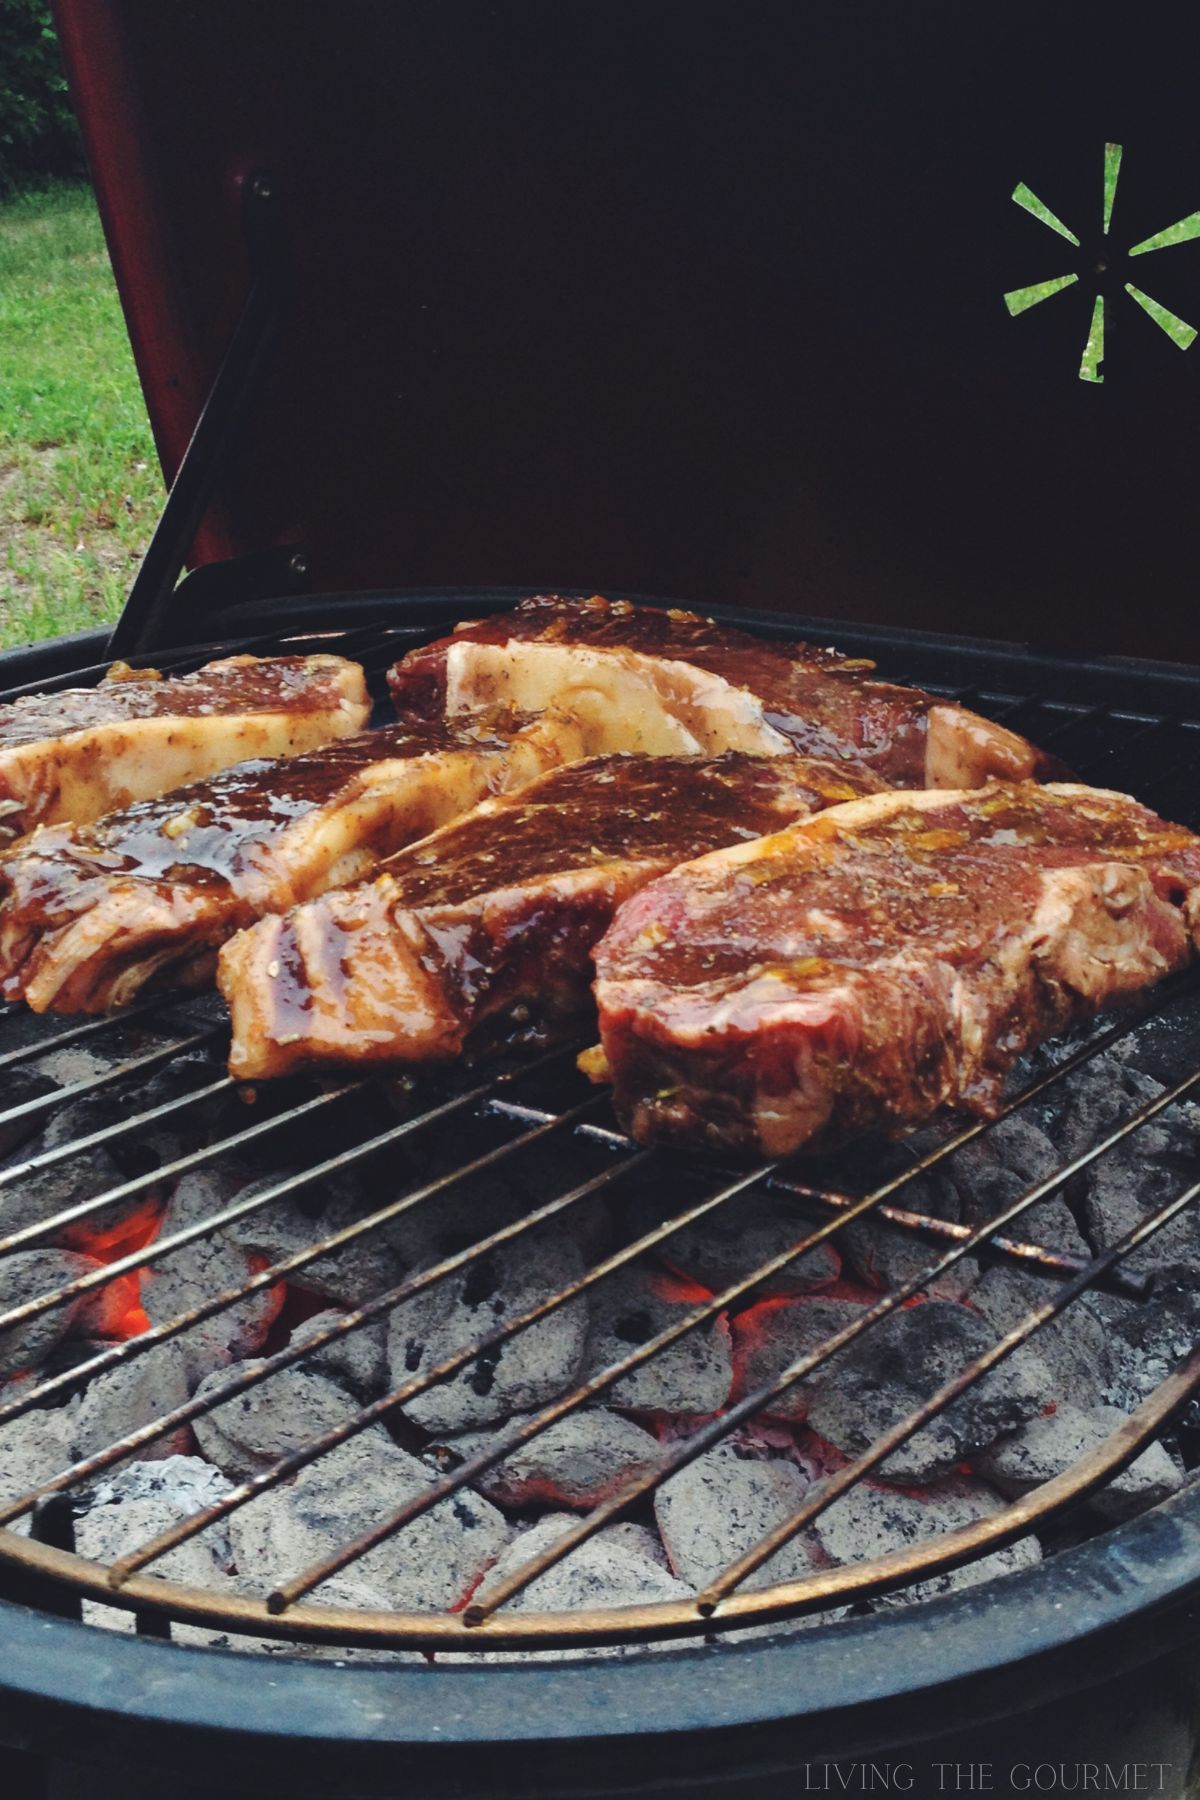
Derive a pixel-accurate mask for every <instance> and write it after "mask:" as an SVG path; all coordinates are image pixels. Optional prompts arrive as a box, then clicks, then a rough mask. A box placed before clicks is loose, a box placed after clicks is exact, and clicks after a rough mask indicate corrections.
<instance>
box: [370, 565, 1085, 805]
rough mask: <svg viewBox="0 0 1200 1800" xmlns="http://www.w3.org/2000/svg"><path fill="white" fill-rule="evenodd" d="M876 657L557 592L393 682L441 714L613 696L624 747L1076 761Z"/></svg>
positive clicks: (421, 657) (422, 656) (910, 775)
mask: <svg viewBox="0 0 1200 1800" xmlns="http://www.w3.org/2000/svg"><path fill="white" fill-rule="evenodd" d="M873 668H874V664H873V663H871V662H869V661H867V660H865V659H861V658H846V657H844V656H841V655H839V653H838V652H837V651H836V650H824V649H818V648H816V647H815V646H813V645H812V644H802V643H790V644H784V643H771V642H767V641H766V640H765V639H760V638H755V637H751V636H749V635H748V633H746V632H744V631H736V630H733V629H731V628H730V627H728V626H724V625H717V624H714V622H713V621H712V620H711V619H705V618H702V617H701V616H700V615H699V614H697V613H691V612H682V611H679V610H675V609H673V610H671V611H670V612H663V611H660V610H658V609H656V608H653V607H646V606H640V607H635V606H632V605H631V604H630V603H629V602H628V601H624V600H615V601H614V600H605V599H602V598H601V597H600V596H596V597H595V598H593V599H591V600H563V599H560V598H558V597H557V596H555V595H549V596H540V597H538V598H536V599H531V600H523V601H522V602H521V604H520V605H519V606H518V607H516V609H515V610H514V611H512V612H507V613H498V614H495V615H494V616H493V617H491V618H488V619H484V620H482V621H481V622H479V623H472V624H465V625H460V626H459V628H458V630H457V631H456V632H455V633H454V635H453V636H452V637H448V638H442V639H440V640H439V641H438V642H437V643H434V644H429V645H427V646H425V647H424V648H422V649H417V650H413V651H410V652H409V654H408V655H407V656H405V657H404V658H403V660H402V661H401V662H399V663H397V664H396V666H395V667H394V668H393V670H392V671H391V673H390V675H389V677H388V679H389V682H390V684H391V688H392V694H393V697H394V699H395V701H396V705H397V708H398V709H399V711H400V712H401V713H417V714H420V715H422V716H423V717H426V718H435V717H438V716H439V715H440V714H442V713H443V712H446V713H458V712H464V711H471V710H473V709H474V708H477V707H486V706H493V705H496V704H501V703H502V704H505V705H511V706H517V707H520V708H521V709H522V710H523V711H529V712H536V711H538V710H540V709H541V708H542V707H545V706H548V705H551V704H556V703H562V704H566V705H569V706H570V707H572V708H581V707H582V708H593V709H601V710H603V711H604V712H605V713H606V714H607V715H609V716H610V717H611V718H613V719H619V720H620V721H621V722H622V724H623V725H624V727H625V729H626V730H627V732H628V741H627V742H625V743H623V744H621V745H619V746H616V747H617V748H621V749H626V750H631V751H642V752H648V753H650V754H657V753H662V752H672V751H674V752H677V753H688V752H691V753H697V752H699V753H702V754H704V755H706V756H716V755H719V754H720V753H721V752H722V751H725V750H749V751H756V752H758V753H759V754H761V755H773V754H778V753H779V752H781V751H792V752H799V753H800V754H802V755H806V756H816V757H822V758H831V759H833V760H835V761H839V760H844V759H850V760H853V761H856V762H860V763H863V764H864V765H865V766H866V767H868V768H870V769H873V770H874V771H875V773H876V774H878V775H879V776H880V777H881V778H882V779H883V780H884V781H885V782H886V783H887V784H888V785H889V786H891V787H908V788H921V787H941V788H961V787H977V786H979V785H980V784H981V783H982V782H984V781H987V780H989V779H991V778H992V777H1002V778H1004V779H1006V780H1019V779H1023V778H1025V777H1028V776H1038V777H1045V776H1047V775H1049V774H1053V773H1062V772H1063V771H1062V770H1061V768H1060V766H1059V765H1056V764H1052V763H1051V761H1050V759H1048V758H1047V757H1045V756H1044V755H1043V754H1042V753H1041V752H1039V751H1037V750H1035V749H1034V748H1033V746H1032V745H1030V744H1028V743H1027V742H1026V741H1025V739H1024V738H1021V737H1017V736H1016V735H1015V734H1014V733H1013V732H1011V731H1006V730H1005V729H1004V728H1003V727H1002V726H1000V725H994V724H992V723H991V721H990V720H987V719H983V718H981V717H980V716H979V715H978V714H977V713H973V712H968V711H967V710H966V708H965V707H961V706H955V705H952V704H950V703H949V702H946V701H940V700H935V699H934V698H933V697H932V696H931V695H929V694H925V693H922V692H921V691H920V690H919V689H918V688H906V687H894V686H892V685H890V684H889V683H887V682H883V681H876V680H875V679H874V677H873V675H872V673H871V671H872V670H873Z"/></svg>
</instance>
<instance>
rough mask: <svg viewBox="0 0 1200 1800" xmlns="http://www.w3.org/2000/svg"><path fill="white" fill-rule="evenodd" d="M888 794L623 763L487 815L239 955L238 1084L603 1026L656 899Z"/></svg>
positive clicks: (234, 970) (226, 960)
mask: <svg viewBox="0 0 1200 1800" xmlns="http://www.w3.org/2000/svg"><path fill="white" fill-rule="evenodd" d="M879 786H880V784H879V783H878V781H877V780H876V779H875V778H874V777H872V776H871V775H869V774H867V773H866V772H864V771H861V770H853V769H848V768H842V767H838V766H834V765H830V764H825V763H819V762H814V761H812V760H810V759H806V758H801V757H793V756H779V757H754V756H748V755H745V754H742V753H739V752H734V753H731V754H728V755H725V756H723V757H719V758H716V759H705V758H695V757H634V756H608V757H598V758H594V759H591V760H589V761H586V762H582V763H578V764H576V765H574V766H573V767H570V768H566V769H562V770H559V771H557V772H556V773H554V774H551V775H547V776H545V777H543V778H542V779H540V780H538V781H536V782H533V783H531V784H530V786H529V787H527V788H524V789H522V790H521V791H520V792H519V793H517V794H513V795H510V796H508V797H505V798H498V799H494V800H488V801H485V802H484V803H483V804H482V805H481V806H479V807H477V808H476V809H475V810H474V811H473V812H471V813H469V814H468V815H467V816H466V817H465V818H463V819H461V820H459V821H458V822H457V823H455V824H452V825H448V826H446V827H444V828H443V829H442V830H441V831H438V832H435V833H433V834H432V835H431V836H430V837H427V838H425V839H423V840H421V842H420V843H417V844H413V845H411V846H410V847H409V848H408V849H407V850H404V851H401V852H400V853H399V854H398V855H397V856H394V857H392V858H390V859H389V860H388V861H387V862H386V863H385V864H384V865H383V868H382V871H381V872H380V874H379V875H378V876H377V877H376V879H375V880H373V881H371V882H369V883H366V884H361V885H358V886H356V887H353V888H349V889H345V890H343V891H341V892H339V893H332V894H327V895H325V896H324V897H323V898H321V899H319V900H315V901H312V902H310V903H309V904H307V905H303V906H299V907H296V908H294V909H293V910H292V911H291V912H289V913H288V914H286V915H285V916H283V917H280V918H272V919H264V920H262V921H261V922H260V923H259V924H257V925H255V926H253V927H252V928H251V929H250V930H248V931H244V932H241V933H239V934H238V936H237V937H235V938H233V939H231V941H230V942H229V943H228V944H227V945H226V946H225V948H224V950H223V951H222V953H221V958H220V965H219V984H220V987H221V990H222V992H223V993H224V995H225V997H226V999H227V1000H228V1002H229V1006H230V1011H231V1014H232V1019H233V1045H232V1054H231V1060H230V1068H231V1070H232V1071H233V1073H234V1074H236V1075H239V1076H246V1077H259V1076H265V1075H281V1074H284V1073H286V1072H288V1071H289V1070H291V1069H294V1068H297V1067H300V1066H302V1065H304V1064H331V1063H351V1064H363V1063H371V1062H384V1063H389V1062H390V1063H399V1062H421V1061H426V1060H435V1059H445V1058H449V1057H453V1056H456V1055H458V1054H460V1053H461V1052H462V1051H463V1049H464V1048H466V1047H468V1046H469V1045H473V1044H475V1043H477V1042H479V1041H481V1040H482V1039H484V1038H503V1037H505V1036H506V1035H511V1034H513V1033H514V1032H516V1031H523V1032H524V1033H526V1034H529V1035H532V1034H534V1033H540V1034H545V1033H549V1032H553V1031H554V1030H556V1029H559V1028H560V1027H561V1026H562V1025H563V1023H564V1022H565V1021H569V1020H573V1019H575V1018H576V1017H577V1016H578V1015H579V1014H580V1012H586V1011H587V1010H588V1009H589V1007H590V995H589V985H590V980H591V973H592V969H591V949H592V946H593V944H594V943H595V942H596V940H597V938H598V937H599V936H600V935H601V933H602V932H603V931H604V929H605V927H606V926H607V925H608V923H609V921H610V920H611V918H612V916H613V913H614V911H615V909H616V907H617V906H618V905H619V904H620V902H621V901H622V900H625V899H627V898H628V897H629V896H630V895H631V894H632V893H634V892H635V891H636V890H637V889H638V888H639V887H640V886H642V885H643V884H644V883H645V882H647V881H650V880H652V879H653V878H654V877H655V876H656V875H660V874H662V873H663V872H664V871H665V870H667V869H670V868H672V867H673V866H674V865H675V864H676V863H678V862H681V861H683V860H686V859H688V858H691V857H694V856H696V855H698V854H700V853H702V852H703V851H705V850H709V849H712V848H714V847H715V846H717V845H720V844H729V843H738V842H744V841H746V840H749V839H754V838H757V837H759V836H761V835H762V833H764V832H769V831H773V830H775V829H776V828H777V827H778V826H779V825H781V824H782V823H784V822H786V821H788V820H791V819H794V818H796V817H798V816H801V815H806V814H808V813H809V812H811V811H813V810H815V809H818V808H820V807H824V806H829V805H834V804H837V803H839V802H841V801H845V800H847V799H849V798H851V797H853V796H855V795H860V794H864V793H870V792H872V791H874V790H877V789H878V788H879Z"/></svg>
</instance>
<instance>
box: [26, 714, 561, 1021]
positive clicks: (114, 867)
mask: <svg viewBox="0 0 1200 1800" xmlns="http://www.w3.org/2000/svg"><path fill="white" fill-rule="evenodd" d="M590 748H592V745H591V743H590V741H589V738H588V734H587V733H585V732H584V731H583V730H582V729H581V728H580V727H578V726H577V725H576V724H575V723H574V722H573V721H572V720H569V719H564V718H561V717H559V716H558V715H557V714H555V713H546V714H544V715H543V716H542V717H541V718H540V719H536V720H525V719H521V718H520V717H519V716H514V715H507V716H505V717H504V718H497V719H495V720H492V721H482V720H476V719H460V720H452V721H442V720H436V721H425V720H416V721H414V722H413V723H412V724H409V725H393V726H390V727H387V728H385V729H384V730H382V731H367V732H362V733H360V734H359V735H358V736H357V737H352V738H343V739H342V740H341V741H340V742H338V743H333V744H327V745H326V746H325V747H324V748H323V749H321V750H315V751H310V752H309V753H308V754H307V755H305V756H297V757H292V758H289V759H287V760H285V761H272V762H267V761H251V762H244V763H238V764H237V765H236V766H235V767H234V768H232V769H227V770H225V771H224V772H223V773H222V774H220V775H216V776H213V777H212V778H211V779H209V780H208V781H201V782H194V783H192V784H191V785H190V786H189V787H185V788H181V789H178V790H177V791H176V792H175V793H173V794H169V795H167V796H165V797H162V798H160V799H157V800H143V801H140V802H139V803H138V804H137V805H136V806H131V807H128V808H126V810H125V811H123V812H117V813H110V814H109V815H108V817H107V818H105V819H102V820H100V821H99V822H98V823H96V824H94V825H74V826H72V825H60V826H43V827H42V828H41V829H40V830H38V831H36V832H35V833H34V834H33V836H32V837H30V838H28V839H27V840H26V841H25V843H24V844H22V845H20V846H18V847H17V848H15V849H13V850H10V851H9V852H8V854H7V856H4V857H0V894H2V895H3V896H4V898H3V901H2V902H0V979H2V981H3V992H4V995H5V997H6V998H8V999H10V1000H15V999H25V1000H26V1001H28V1003H29V1005H30V1006H32V1007H33V1008H34V1009H35V1011H37V1012H42V1011H45V1010H46V1009H47V1008H53V1009H54V1010H56V1011H58V1012H101V1011H104V1010H106V1009H107V1008H109V1007H113V1006H122V1005H126V1004H127V1003H128V1002H129V1001H130V1000H132V999H133V998H134V996H135V995H136V994H137V993H139V992H140V991H141V990H142V988H144V987H145V986H146V985H147V984H148V983H150V982H154V983H155V984H156V985H160V986H161V985H164V984H167V983H170V984H172V985H175V986H195V985H197V984H198V983H200V982H202V981H206V980H209V979H211V977H212V974H213V971H214V968H215V965H216V952H217V948H218V947H219V946H220V945H221V944H223V943H224V941H225V939H226V938H228V937H230V936H232V934H233V933H234V932H235V931H237V930H239V929H240V928H241V927H242V926H244V925H249V924H251V923H253V921H254V920H255V919H258V918H261V917H262V916H263V914H264V913H273V912H282V911H284V910H285V909H286V908H287V907H289V906H294V905H295V904H296V903H297V902H299V901H301V900H306V899H309V898H311V897H312V896H313V895H316V894H321V893H324V892H325V891H326V889H328V888H331V887H337V886H339V885H341V884H342V883H343V882H346V881H352V880H357V879H360V878H362V877H364V876H366V875H368V874H370V873H371V872H372V871H373V870H374V869H375V868H376V867H377V866H378V864H379V863H380V862H381V861H382V860H383V858H384V857H385V856H388V855H390V854H391V853H392V852H393V851H395V850H398V849H400V847H401V846H402V845H404V844H407V843H410V842H411V841H412V840H413V839H414V838H416V837H421V836H423V835H424V834H425V833H426V832H429V831H432V830H434V829H435V828H436V827H437V826H439V825H442V824H445V822H446V821H447V820H448V819H452V818H456V817H458V815H459V814H460V813H464V812H466V811H467V810H468V809H469V808H470V807H472V806H474V805H476V804H477V803H478V802H479V801H480V800H482V799H483V798H484V797H485V796H486V795H487V794H489V793H500V792H505V791H507V790H508V789H510V788H514V787H520V786H522V785H523V784H524V783H525V782H527V781H530V780H532V779H533V778H534V776H536V775H540V774H543V773H545V772H546V771H547V770H548V769H552V768H555V767H557V766H558V765H559V764H560V763H563V762H569V761H573V760H575V759H576V758H577V757H579V756H582V755H585V754H586V753H587V752H588V750H589V749H590Z"/></svg>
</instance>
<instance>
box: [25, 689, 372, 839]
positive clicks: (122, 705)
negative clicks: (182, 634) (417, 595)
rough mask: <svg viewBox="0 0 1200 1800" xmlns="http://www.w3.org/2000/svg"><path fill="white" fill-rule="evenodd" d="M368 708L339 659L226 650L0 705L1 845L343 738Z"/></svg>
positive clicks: (360, 723) (362, 691)
mask: <svg viewBox="0 0 1200 1800" xmlns="http://www.w3.org/2000/svg"><path fill="white" fill-rule="evenodd" d="M370 710H371V702H370V698H369V696H368V694H367V688H366V682H365V680H364V678H363V672H362V670H361V669H360V668H359V666H358V664H357V663H352V662H347V661H346V660H345V658H344V657H340V656H272V657H265V658H260V657H256V656H229V657H226V658H225V659H224V660H223V661H221V662H211V663H208V664H206V665H205V667H204V668H202V669H199V670H198V671H197V672H196V673H195V674H194V675H181V676H178V677H175V678H173V679H171V680H169V681H164V680H163V679H162V678H161V677H158V676H156V675H155V674H154V672H153V671H150V672H149V673H148V674H138V673H137V672H135V671H133V670H124V669H123V670H122V671H121V672H120V673H119V674H118V673H117V672H116V671H113V672H112V674H111V675H110V677H109V679H107V680H105V681H102V682H101V683H100V685H99V686H98V687H94V688H68V689H66V691H65V692H63V693H60V694H29V695H27V696H25V697H24V698H23V699H20V700H14V701H12V702H10V704H9V705H7V706H3V707H0V843H4V842H11V841H12V839H13V838H16V837H20V836H21V834H22V833H24V832H27V831H31V830H32V829H33V827H34V826H35V825H53V824H59V823H61V822H63V821H65V820H68V819H69V820H72V821H74V822H75V823H76V824H82V823H87V822H88V821H89V820H91V819H98V818H99V817H100V816H101V814H102V813H106V812H112V811H113V810H114V808H116V807H118V806H128V805H130V804H131V802H133V801H135V800H149V799H151V798H152V797H153V796H154V795H156V794H165V793H167V792H169V790H170V789H171V788H175V787H180V786H182V785H183V783H184V782H187V781H199V780H201V779H202V778H203V777H204V776H205V775H214V774H216V772H217V770H218V769H227V768H229V766H230V765H231V764H232V763H236V762H242V761H244V760H245V758H246V757H248V756H295V755H296V754H297V753H298V752H299V751H301V750H315V749H316V747H317V745H318V744H325V743H328V742H329V740H330V739H331V738H341V737H349V736H350V735H351V733H352V732H355V731H360V730H361V729H362V727H363V726H364V725H365V724H366V722H367V718H368V715H369V713H370Z"/></svg>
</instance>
